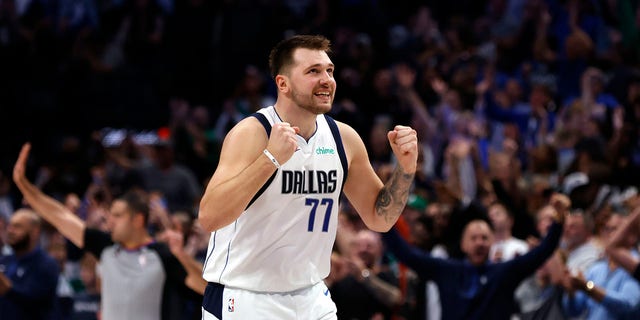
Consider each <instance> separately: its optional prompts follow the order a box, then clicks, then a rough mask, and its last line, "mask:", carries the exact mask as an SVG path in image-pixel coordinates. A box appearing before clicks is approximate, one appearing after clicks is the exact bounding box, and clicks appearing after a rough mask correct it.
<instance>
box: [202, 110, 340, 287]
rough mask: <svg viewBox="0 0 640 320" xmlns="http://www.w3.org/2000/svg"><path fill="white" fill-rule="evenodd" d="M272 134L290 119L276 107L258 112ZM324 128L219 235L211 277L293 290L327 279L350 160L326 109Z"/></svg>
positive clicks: (212, 246)
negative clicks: (283, 120) (341, 195)
mask: <svg viewBox="0 0 640 320" xmlns="http://www.w3.org/2000/svg"><path fill="white" fill-rule="evenodd" d="M254 116H256V118H258V119H259V120H261V122H262V124H263V125H264V126H265V129H266V130H267V133H269V132H270V130H271V126H272V125H273V124H275V123H278V122H282V120H281V119H280V118H279V117H278V115H277V114H276V111H275V109H274V108H273V107H267V108H263V109H261V110H259V111H258V112H257V114H255V115H254ZM316 127H317V129H316V132H315V133H314V135H313V136H312V137H311V138H310V139H309V141H305V140H304V139H303V138H302V137H300V136H298V137H297V138H298V150H296V151H295V152H294V154H293V156H292V157H291V159H289V160H288V161H287V162H285V163H284V164H281V167H280V169H278V170H277V171H276V173H275V174H274V176H272V177H271V179H269V180H268V181H267V183H266V184H265V185H264V186H263V187H262V188H261V189H260V191H259V192H258V194H256V196H255V197H254V198H253V200H252V201H251V203H250V204H249V206H248V207H247V208H246V209H245V210H244V212H243V213H242V214H241V215H240V217H239V218H238V219H237V220H236V221H235V222H233V223H231V224H230V225H228V226H226V227H224V228H222V229H219V230H217V231H214V232H212V233H211V238H210V240H209V248H208V250H207V258H206V261H205V265H204V278H205V279H206V280H207V281H209V282H216V283H220V284H223V285H225V286H229V287H234V288H240V289H246V290H252V291H260V292H289V291H294V290H298V289H301V288H305V287H309V286H312V285H314V284H316V283H318V282H319V281H322V280H323V279H324V278H325V277H326V276H327V275H328V274H329V269H330V260H331V259H330V258H331V251H332V248H333V244H334V241H335V237H336V228H337V224H338V208H339V198H340V194H341V192H342V187H343V181H344V180H345V178H346V172H347V163H346V156H345V153H344V147H343V145H342V140H341V139H340V135H339V133H338V129H337V126H335V122H334V121H333V119H331V118H329V117H327V116H325V115H319V116H318V117H317V119H316Z"/></svg>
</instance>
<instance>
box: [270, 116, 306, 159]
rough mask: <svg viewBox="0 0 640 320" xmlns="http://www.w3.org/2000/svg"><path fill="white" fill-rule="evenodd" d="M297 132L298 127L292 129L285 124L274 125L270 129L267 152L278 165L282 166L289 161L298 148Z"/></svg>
mask: <svg viewBox="0 0 640 320" xmlns="http://www.w3.org/2000/svg"><path fill="white" fill-rule="evenodd" d="M299 131H300V129H299V128H298V127H292V126H291V125H290V124H289V123H287V122H281V123H276V124H274V125H273V126H272V127H271V135H270V136H269V143H268V144H267V150H269V152H271V154H272V155H273V156H274V157H275V158H276V160H278V162H279V163H280V164H284V163H285V162H287V161H288V160H289V159H291V156H293V153H294V152H295V151H296V148H297V147H298V142H297V140H296V135H297V134H298V132H299Z"/></svg>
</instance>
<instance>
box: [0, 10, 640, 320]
mask: <svg viewBox="0 0 640 320" xmlns="http://www.w3.org/2000/svg"><path fill="white" fill-rule="evenodd" d="M297 33H319V34H323V35H325V36H327V37H328V38H330V39H331V41H332V48H333V54H332V60H333V62H334V63H335V65H336V73H335V76H336V78H337V84H338V89H337V91H336V98H335V102H334V107H333V110H332V111H331V116H332V117H334V118H335V119H337V120H340V121H344V122H346V123H348V124H350V125H351V126H353V127H354V128H356V130H357V131H358V132H359V133H360V134H361V136H362V138H363V140H364V141H365V143H366V145H367V148H368V151H369V154H370V160H371V162H372V164H373V165H374V168H375V169H376V170H377V172H378V174H379V175H380V176H381V177H382V178H383V179H384V178H385V177H387V176H388V175H389V173H390V170H391V169H390V168H392V167H393V166H392V164H393V161H394V160H393V158H392V152H391V151H390V149H389V147H388V143H387V141H386V139H387V138H386V132H387V131H388V130H389V129H390V128H392V126H393V125H395V124H406V125H411V126H412V127H414V128H415V129H416V130H417V131H418V135H419V141H420V142H421V148H420V152H421V154H420V155H421V156H420V169H419V172H418V174H417V176H416V182H415V185H414V187H413V193H412V195H411V198H410V201H409V205H408V206H407V209H406V211H407V212H405V214H404V215H403V219H402V220H401V221H400V222H399V224H398V228H401V229H402V230H403V231H404V233H403V234H404V235H405V237H406V238H407V240H408V241H409V242H411V243H412V244H414V245H415V246H418V247H420V248H422V249H423V250H426V251H429V252H431V253H432V254H433V255H436V256H442V257H449V258H462V257H463V253H462V252H461V250H460V248H459V240H460V235H461V233H462V228H463V226H464V225H465V221H468V220H470V219H471V218H470V217H477V216H483V217H486V218H487V219H488V220H490V221H492V223H493V227H494V232H495V236H496V241H495V245H496V248H493V249H492V254H491V256H490V258H491V259H492V261H504V260H507V259H510V258H512V257H515V256H518V255H520V254H524V252H526V251H528V250H529V248H532V247H534V246H535V245H536V244H537V242H538V241H539V239H540V238H541V236H543V235H544V232H545V230H546V229H545V228H544V226H542V227H541V226H540V224H541V223H542V224H544V223H545V221H547V220H545V219H544V217H543V216H544V211H545V208H547V204H548V201H549V196H550V195H551V194H552V193H553V192H562V193H564V194H566V195H568V196H569V197H570V198H571V201H572V204H573V205H572V212H573V213H575V215H577V216H579V217H580V218H579V219H577V220H579V221H577V222H575V224H576V225H577V226H575V225H574V224H573V222H571V221H570V220H571V219H569V220H568V221H567V224H566V226H565V234H564V235H563V242H562V245H561V246H562V248H563V249H564V250H565V251H564V255H563V257H565V259H564V260H566V257H567V255H569V253H570V252H571V250H572V249H574V248H576V247H580V246H582V245H585V244H589V245H591V246H593V250H590V252H592V253H593V259H592V262H593V261H596V260H597V259H599V258H600V257H601V252H602V250H601V248H602V244H601V241H600V240H601V239H602V237H605V238H606V234H604V235H603V232H608V231H607V230H608V229H607V228H605V226H607V225H608V224H607V222H608V221H609V220H610V219H611V217H612V216H617V214H622V216H624V215H626V214H627V213H628V212H630V210H632V209H633V208H634V207H635V206H636V205H638V202H639V200H638V199H639V197H638V195H637V188H638V185H639V184H640V183H639V181H640V180H639V179H638V178H639V176H640V139H639V131H638V130H639V129H640V127H639V124H640V69H638V66H639V62H640V2H639V1H637V0H449V1H387V0H377V1H376V0H279V1H278V0H236V1H234V0H223V1H208V0H181V1H174V0H0V137H1V138H0V148H1V150H2V152H1V154H0V217H1V218H0V221H2V222H4V224H3V223H0V227H2V229H0V235H2V236H3V237H0V242H4V244H5V249H7V250H10V248H8V247H7V244H6V242H5V240H6V239H5V237H4V234H5V232H3V230H4V229H5V226H6V224H7V222H8V221H9V219H10V217H11V216H12V214H13V213H14V212H15V211H16V210H18V209H19V208H20V207H21V206H22V203H21V197H20V194H19V192H18V191H17V189H16V188H15V186H13V184H12V182H11V170H12V166H13V163H14V161H15V160H16V158H17V155H18V151H19V148H20V146H21V145H22V143H24V142H25V141H31V142H32V143H33V145H34V151H33V154H32V156H31V158H30V160H29V161H30V162H29V168H28V175H29V177H30V178H31V179H32V181H34V182H35V184H36V185H37V186H38V187H40V188H42V190H44V191H45V192H46V193H47V194H49V195H52V196H54V197H55V198H57V199H59V200H61V201H63V202H64V203H65V204H66V205H67V206H68V207H69V208H72V210H73V211H74V212H77V214H78V215H79V216H80V217H82V218H83V219H85V221H86V222H87V224H88V226H94V227H98V228H105V216H106V213H107V211H108V207H109V204H110V201H111V200H112V199H113V197H114V196H116V195H120V194H122V193H123V192H124V191H126V190H128V189H130V188H134V187H137V188H140V189H143V190H145V191H147V192H149V193H150V194H151V195H152V197H151V198H152V200H151V202H150V206H151V212H152V219H151V221H150V225H149V229H150V230H152V231H153V232H154V234H158V235H160V234H161V233H162V231H163V230H165V229H175V230H179V231H181V232H183V234H184V237H185V246H187V250H188V252H190V253H191V254H192V255H194V256H195V257H197V258H199V259H200V260H201V261H203V259H204V254H205V253H206V252H204V251H205V250H206V246H207V241H208V237H209V235H208V234H206V233H204V232H202V230H201V229H200V228H198V225H197V223H194V218H195V217H196V216H197V208H198V203H199V197H200V195H201V194H202V191H203V188H204V186H205V185H206V183H207V179H208V178H209V177H210V175H211V174H212V173H213V171H214V169H215V166H216V163H217V157H218V153H219V147H220V145H221V142H222V139H224V136H225V134H226V132H227V131H228V130H229V128H231V126H232V125H233V124H235V123H237V122H238V121H239V120H241V119H242V118H244V117H245V116H247V115H248V114H250V113H252V112H254V111H256V110H257V109H258V108H260V107H263V106H268V105H270V104H272V103H273V102H274V101H275V96H276V95H275V91H274V87H273V84H272V80H271V79H270V78H269V76H268V67H267V56H268V51H269V49H270V48H271V47H272V46H273V45H274V44H275V43H276V42H277V41H279V40H281V39H282V38H284V37H287V36H288V35H292V34H297ZM494 211H495V212H494ZM492 212H494V213H493V214H491V213H492ZM496 212H497V213H496ZM342 213H343V217H342V219H341V231H339V237H338V243H337V246H336V254H335V257H334V266H335V270H333V271H332V275H331V276H330V279H328V282H330V283H331V284H332V290H334V289H333V288H335V291H334V292H333V293H332V294H333V296H334V297H335V299H334V300H335V301H336V303H337V304H338V310H339V312H343V313H342V314H341V317H340V319H343V318H344V319H370V318H374V319H391V318H393V317H395V318H396V319H402V318H405V319H419V318H425V317H426V315H425V314H428V313H431V312H435V314H430V315H429V319H434V318H437V317H438V314H437V309H438V306H437V302H438V301H437V299H434V298H433V297H434V296H437V290H436V289H434V288H433V286H431V289H427V288H428V287H429V286H428V285H426V284H425V283H424V282H423V283H422V286H419V285H418V283H420V281H419V280H416V279H413V278H414V277H412V273H411V270H407V268H406V267H404V266H403V265H402V264H401V263H398V262H397V261H394V259H393V257H392V256H391V255H389V254H387V253H385V250H384V246H383V244H382V242H381V240H380V238H379V235H377V234H375V233H367V232H366V231H362V229H363V226H362V225H361V224H360V223H359V220H358V218H357V216H356V215H355V213H354V212H353V210H352V209H351V208H350V207H349V205H348V203H347V202H346V201H345V202H344V203H343V208H342ZM501 213H504V214H501ZM547 224H548V221H547ZM569 226H573V227H571V228H569ZM614 226H615V224H614ZM614 226H612V227H614ZM507 230H508V232H507ZM609 231H610V230H609ZM576 234H578V235H576ZM58 238H59V235H57V234H56V232H55V231H54V230H53V229H49V230H48V231H47V232H45V233H44V236H43V240H42V245H43V246H45V248H46V249H47V250H49V251H50V252H51V253H52V254H54V256H55V257H56V258H57V259H58V261H59V263H60V265H61V266H63V268H62V270H63V272H62V274H61V278H60V279H61V281H60V283H59V288H60V289H59V290H58V294H59V295H60V296H61V297H67V298H70V299H71V302H70V303H69V305H68V309H67V311H68V313H67V314H72V313H73V309H74V308H73V306H72V305H73V303H72V302H73V301H74V299H73V297H75V296H76V295H79V294H81V293H82V292H85V293H86V291H85V290H93V291H92V292H93V293H95V292H97V291H95V288H93V287H92V286H93V284H88V285H87V284H83V281H82V280H83V279H82V278H81V277H80V270H81V267H83V266H89V268H91V267H93V266H94V265H95V261H90V260H87V259H86V258H83V256H82V255H80V254H78V253H77V252H76V251H74V250H73V248H72V246H71V245H70V244H69V243H66V242H65V241H64V240H59V239H58ZM499 238H502V239H499ZM508 239H517V240H519V241H520V242H518V244H517V245H516V244H513V245H510V246H509V250H507V249H504V248H503V247H498V245H499V244H501V243H502V242H501V241H498V240H508ZM516 242H517V241H516ZM0 244H1V243H0ZM504 247H506V245H504ZM513 248H516V249H513ZM512 249H513V250H512ZM569 256H570V255H569ZM367 261H368V262H367ZM590 261H591V260H590ZM363 263H364V265H363ZM378 264H379V265H378ZM374 265H375V266H376V267H375V270H377V271H379V274H380V275H381V278H382V279H385V280H386V282H387V283H389V284H391V285H392V288H390V289H389V290H391V291H388V292H387V293H389V292H390V293H392V294H386V295H383V296H379V295H376V294H368V293H366V291H362V290H359V291H357V292H360V293H362V294H363V295H365V297H359V296H360V295H359V294H358V295H356V294H351V293H353V292H354V288H357V286H358V283H360V282H361V281H363V275H362V274H361V271H362V270H364V269H365V267H366V269H370V268H373V267H374ZM580 268H582V269H580V270H582V271H585V272H586V270H588V266H587V265H583V266H580ZM372 270H374V269H372ZM537 274H540V277H544V275H543V274H544V272H538V273H537ZM348 279H351V283H349V282H347V283H344V281H348ZM89 282H90V281H89ZM65 284H66V286H65ZM341 288H342V289H341ZM341 290H342V291H341ZM396 290H397V291H396ZM434 291H436V292H435V293H434ZM363 292H364V293H363ZM427 296H430V297H431V298H430V299H428V297H427ZM356 297H359V298H358V299H360V298H361V300H357V299H356ZM354 299H356V300H354ZM514 299H515V300H516V301H518V302H519V306H520V307H521V310H526V309H527V308H528V309H529V310H530V309H532V308H534V307H535V306H534V307H532V306H531V304H530V305H527V302H532V301H535V300H536V299H534V298H532V297H525V298H522V296H520V298H517V297H515V293H514ZM639 299H640V298H639ZM78 301H80V300H78ZM98 301H99V299H98ZM367 301H374V303H368V304H367V303H366V302H367ZM639 301H640V300H639ZM360 302H365V304H362V303H360ZM76 305H77V304H76ZM195 305H197V303H195ZM533 305H535V303H533ZM82 306H84V307H85V309H87V308H86V306H87V304H86V303H85V304H80V307H79V308H80V309H82ZM363 306H364V307H363ZM191 308H193V309H195V311H193V310H192V311H193V312H191V313H185V314H188V315H193V316H194V317H196V318H198V315H197V313H198V312H199V310H197V308H194V307H193V305H192V306H191ZM359 308H362V310H361V309H359ZM190 310H191V309H190ZM433 310H435V311H433ZM76 311H78V310H76ZM185 317H186V316H185Z"/></svg>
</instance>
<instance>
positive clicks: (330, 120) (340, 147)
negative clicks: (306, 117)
mask: <svg viewBox="0 0 640 320" xmlns="http://www.w3.org/2000/svg"><path fill="white" fill-rule="evenodd" d="M324 117H325V119H327V124H328V125H329V128H330V129H331V134H333V140H335V141H336V147H337V149H338V156H339V157H340V162H341V163H342V172H344V178H343V179H342V188H343V187H344V183H345V181H347V173H348V172H349V165H348V164H347V154H346V153H345V151H344V145H343V144H342V137H341V136H340V130H338V124H336V121H335V120H333V118H331V117H330V116H328V115H326V114H325V115H324Z"/></svg>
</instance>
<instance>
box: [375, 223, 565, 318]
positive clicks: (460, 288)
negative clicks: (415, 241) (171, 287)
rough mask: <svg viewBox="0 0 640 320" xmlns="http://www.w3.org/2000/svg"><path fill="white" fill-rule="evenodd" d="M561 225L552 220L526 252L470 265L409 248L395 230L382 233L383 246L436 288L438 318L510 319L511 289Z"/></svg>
mask: <svg viewBox="0 0 640 320" xmlns="http://www.w3.org/2000/svg"><path fill="white" fill-rule="evenodd" d="M561 233H562V225H561V224H557V223H554V224H553V225H552V226H551V227H550V229H549V233H548V234H547V236H546V237H545V238H544V240H543V241H542V243H541V244H540V245H539V246H538V247H536V248H535V249H533V250H531V251H529V252H528V253H527V254H525V255H522V256H519V257H517V258H514V259H512V260H509V261H507V262H501V263H487V264H485V265H482V266H473V265H471V264H470V263H469V262H468V261H462V260H453V259H439V258H434V257H432V256H431V255H429V254H428V253H426V252H424V251H422V250H420V249H417V248H415V247H412V246H411V245H409V244H408V243H407V242H406V241H405V240H404V239H402V238H401V237H400V235H399V234H398V233H397V231H396V230H395V229H392V230H391V231H389V232H387V233H384V234H383V239H384V241H385V244H386V245H387V248H388V249H389V250H390V251H391V253H393V255H395V256H396V258H397V259H398V260H399V261H400V262H402V263H404V264H405V265H407V266H408V267H409V268H411V269H413V270H414V271H415V272H417V273H418V274H419V275H420V276H422V277H424V278H425V279H428V280H433V281H434V282H435V283H436V285H437V286H438V290H439V291H440V302H441V305H442V319H451V320H454V319H464V320H471V319H491V320H499V319H505V320H506V319H510V318H511V314H512V313H513V312H517V310H516V306H515V303H514V298H513V292H514V291H515V289H516V287H517V286H518V285H519V284H520V282H522V280H524V278H526V277H527V276H529V275H531V274H532V273H533V272H535V270H536V269H537V268H538V267H540V266H541V265H542V264H543V263H544V262H545V261H546V260H547V259H548V258H549V257H550V256H551V254H552V253H553V252H554V250H555V249H556V248H557V246H558V242H559V241H560V235H561Z"/></svg>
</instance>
